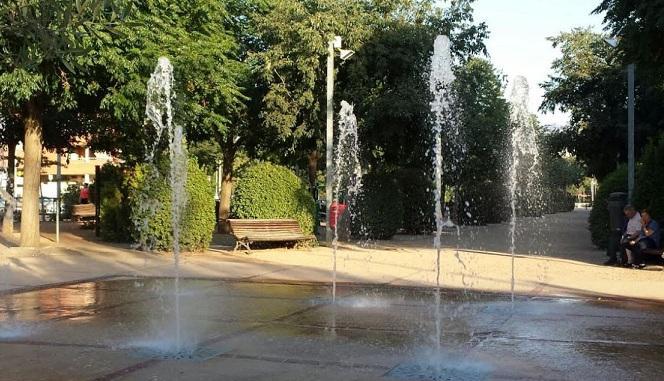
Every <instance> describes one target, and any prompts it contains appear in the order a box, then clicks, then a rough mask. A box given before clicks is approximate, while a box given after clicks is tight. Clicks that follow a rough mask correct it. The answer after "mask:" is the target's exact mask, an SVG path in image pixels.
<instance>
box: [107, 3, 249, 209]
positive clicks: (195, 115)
mask: <svg viewBox="0 0 664 381" xmlns="http://www.w3.org/2000/svg"><path fill="white" fill-rule="evenodd" d="M133 3H134V6H133V8H132V12H131V14H130V15H128V16H127V18H126V19H125V20H124V22H123V24H121V25H119V26H118V27H117V32H118V33H121V34H122V35H123V38H122V39H114V40H112V41H108V42H106V41H102V42H101V43H100V46H99V53H98V55H99V61H100V62H101V63H102V64H103V65H104V70H105V72H107V73H108V78H107V79H106V82H107V83H108V86H109V88H110V90H109V95H108V96H107V97H105V98H104V100H103V101H102V104H101V107H102V108H103V109H105V110H107V111H108V112H109V113H110V114H111V115H112V117H113V120H114V122H113V123H112V128H111V129H110V130H109V128H108V126H106V125H104V126H103V128H104V131H99V133H98V134H97V135H96V136H97V139H96V141H95V143H96V144H97V146H99V147H103V148H106V149H113V148H114V147H122V153H121V154H122V156H123V157H124V158H125V159H126V160H127V161H128V162H130V163H135V162H140V161H142V160H143V159H144V157H145V146H146V144H145V143H146V142H148V141H150V139H151V130H150V129H149V128H147V129H146V128H145V127H144V124H143V122H144V118H145V116H144V115H145V114H144V113H145V111H144V110H145V95H146V86H145V85H146V83H147V80H148V78H149V76H150V73H151V72H152V69H153V68H154V65H155V64H156V62H157V59H158V58H159V57H160V56H166V57H168V58H169V59H170V61H171V63H172V64H173V66H174V75H175V82H174V92H175V94H176V98H175V101H174V108H175V123H178V124H180V125H182V126H183V127H184V128H185V131H186V134H187V140H188V142H189V143H190V144H192V146H193V148H194V149H193V150H192V152H193V153H194V154H196V155H197V156H199V158H200V161H201V163H204V164H207V165H208V167H212V166H216V165H217V162H219V161H221V162H222V166H223V168H224V170H223V181H222V189H221V192H220V193H221V194H220V199H221V207H220V209H221V210H220V212H221V213H220V217H222V218H228V211H229V210H230V209H229V203H230V193H231V192H230V188H231V186H232V175H233V173H232V168H233V161H234V158H235V154H236V152H237V150H238V149H239V147H240V144H242V142H240V141H239V138H240V137H243V136H244V132H245V131H246V130H247V129H249V126H250V125H251V123H250V122H251V121H252V120H253V119H254V118H252V116H251V115H250V114H249V113H248V105H247V103H249V102H250V98H248V97H246V96H245V95H244V93H245V92H247V93H248V94H251V90H252V88H253V81H252V80H251V78H252V72H251V71H250V70H249V66H248V64H247V62H246V61H247V57H248V54H249V52H250V51H251V44H252V43H253V40H252V37H251V29H250V28H251V24H250V18H249V15H250V13H251V12H254V11H255V7H257V5H256V4H254V3H255V2H254V1H252V0H234V1H226V2H220V1H209V0H186V1H174V0H162V1H157V2H143V1H134V2H133Z"/></svg>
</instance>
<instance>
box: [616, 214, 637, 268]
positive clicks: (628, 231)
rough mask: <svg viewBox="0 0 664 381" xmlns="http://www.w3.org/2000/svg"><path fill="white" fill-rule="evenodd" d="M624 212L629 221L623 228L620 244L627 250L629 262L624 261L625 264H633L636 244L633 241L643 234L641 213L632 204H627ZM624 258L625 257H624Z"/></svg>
mask: <svg viewBox="0 0 664 381" xmlns="http://www.w3.org/2000/svg"><path fill="white" fill-rule="evenodd" d="M623 213H624V214H625V218H626V220H627V222H626V223H625V226H624V228H623V235H622V238H621V239H620V246H621V247H622V248H623V249H624V250H625V253H626V254H627V258H628V262H627V263H625V262H622V263H623V265H627V266H631V265H633V263H632V262H629V260H630V258H633V257H632V253H631V249H632V248H633V246H634V245H632V244H631V242H634V241H636V240H637V239H638V238H639V235H640V234H641V214H639V212H638V211H637V210H636V208H634V207H633V206H632V205H627V206H625V207H624V208H623ZM623 260H624V259H623Z"/></svg>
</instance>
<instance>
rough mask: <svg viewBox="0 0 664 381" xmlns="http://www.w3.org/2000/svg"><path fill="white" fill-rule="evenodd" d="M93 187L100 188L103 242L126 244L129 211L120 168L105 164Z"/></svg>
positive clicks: (128, 228)
mask: <svg viewBox="0 0 664 381" xmlns="http://www.w3.org/2000/svg"><path fill="white" fill-rule="evenodd" d="M99 177H100V178H99V179H96V181H95V184H94V186H98V185H100V186H101V190H100V196H101V204H100V216H99V219H100V226H99V228H100V229H99V230H100V231H101V237H102V239H104V240H105V241H114V242H127V241H129V240H130V238H131V232H132V224H131V211H130V208H129V204H128V202H127V192H128V191H127V187H126V184H125V174H124V171H123V169H122V168H120V167H118V166H115V165H112V164H106V165H104V166H103V167H101V172H100V176H99Z"/></svg>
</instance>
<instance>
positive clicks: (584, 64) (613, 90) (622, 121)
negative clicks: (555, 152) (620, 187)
mask: <svg viewBox="0 0 664 381" xmlns="http://www.w3.org/2000/svg"><path fill="white" fill-rule="evenodd" d="M603 37H604V36H602V35H601V34H598V33H594V32H592V31H590V30H589V29H574V30H572V31H571V32H564V33H561V34H560V35H558V36H556V37H553V38H551V41H552V43H553V46H554V47H556V48H560V50H561V52H562V57H561V58H559V59H557V60H555V61H554V62H553V64H552V70H553V71H554V74H552V75H550V76H549V80H548V81H546V82H545V83H543V84H542V87H543V88H544V91H545V94H544V102H543V103H542V106H541V109H542V110H555V109H560V110H562V111H567V112H569V113H570V124H569V126H567V127H566V128H565V129H564V131H563V134H564V136H565V139H561V140H559V141H560V142H563V145H564V147H562V148H567V150H568V151H569V152H570V153H571V154H572V155H574V156H575V157H576V158H577V159H578V160H579V161H580V163H581V164H583V165H585V166H586V167H587V170H588V174H589V175H592V176H596V177H598V178H600V179H601V178H602V177H604V176H605V175H606V174H608V173H610V172H612V171H613V170H614V169H615V168H616V166H617V165H618V163H621V162H625V161H626V158H627V152H626V151H627V149H626V147H627V144H626V143H627V142H626V140H627V109H626V78H625V71H624V66H623V62H622V53H621V52H620V51H614V50H613V49H611V47H610V46H609V45H608V44H607V43H606V42H605V41H604V40H603ZM639 70H640V69H639ZM639 72H640V71H639ZM648 82H649V80H648V79H647V78H646V77H643V76H640V75H638V76H637V86H636V99H637V102H636V110H635V113H636V117H635V119H636V125H635V127H636V143H635V145H636V152H637V155H638V154H639V153H640V151H641V148H642V147H644V145H645V144H646V142H647V141H648V138H649V137H651V136H653V134H655V133H656V131H657V130H660V129H662V128H663V125H662V123H663V122H662V116H663V115H662V112H661V107H660V105H661V104H662V101H663V100H664V99H663V97H662V95H661V91H660V90H658V89H657V88H654V87H652V86H649V85H648ZM565 140H566V141H567V142H566V143H564V141H565ZM598 147H601V148H598Z"/></svg>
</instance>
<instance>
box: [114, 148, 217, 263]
mask: <svg viewBox="0 0 664 381" xmlns="http://www.w3.org/2000/svg"><path fill="white" fill-rule="evenodd" d="M158 172H159V173H158ZM162 173H167V165H165V166H162V167H161V168H160V169H159V170H158V171H157V170H155V169H154V168H153V167H150V166H148V165H145V164H141V165H138V166H137V167H136V168H135V169H134V171H133V173H132V175H131V177H130V178H129V179H128V182H127V185H128V188H129V205H130V208H131V217H132V221H133V227H134V229H133V232H132V238H133V239H134V240H135V241H136V242H139V243H145V244H147V248H149V249H154V250H171V249H172V247H173V228H172V222H171V195H170V184H169V182H168V177H167V176H165V175H163V174H162ZM186 191H187V204H186V207H185V209H184V214H183V216H182V222H181V230H180V248H181V249H182V250H187V251H203V250H205V249H207V248H208V246H209V244H210V241H211V240H212V233H213V232H214V227H215V223H216V221H215V212H214V207H215V203H214V188H213V186H212V184H211V183H210V181H209V180H208V177H207V175H206V174H205V172H203V170H202V169H201V168H200V167H199V166H198V163H197V162H196V161H195V160H193V159H192V160H189V165H188V169H187V183H186Z"/></svg>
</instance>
